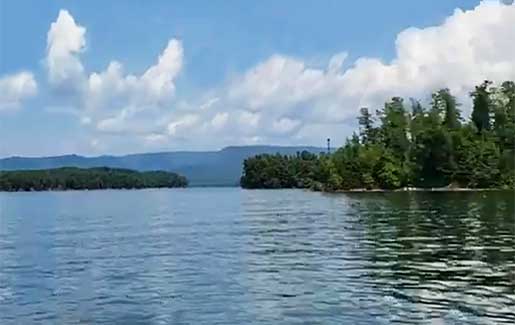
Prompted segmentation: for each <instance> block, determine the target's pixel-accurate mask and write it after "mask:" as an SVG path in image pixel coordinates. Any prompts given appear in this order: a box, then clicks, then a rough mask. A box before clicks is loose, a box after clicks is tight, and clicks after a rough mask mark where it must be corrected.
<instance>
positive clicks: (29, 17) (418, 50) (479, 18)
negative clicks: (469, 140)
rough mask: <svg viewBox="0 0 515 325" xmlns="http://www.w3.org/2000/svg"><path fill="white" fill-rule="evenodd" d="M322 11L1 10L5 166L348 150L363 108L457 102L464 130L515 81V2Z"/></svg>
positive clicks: (283, 7)
mask: <svg viewBox="0 0 515 325" xmlns="http://www.w3.org/2000/svg"><path fill="white" fill-rule="evenodd" d="M324 4H325V5H320V4H318V5H312V4H309V3H304V5H303V6H301V5H299V4H298V3H297V2H294V1H285V2H281V3H274V2H272V1H263V2H260V3H253V4H243V3H236V4H235V3H233V4H232V5H231V4H229V3H228V2H225V3H221V4H217V5H216V4H209V3H203V2H200V3H199V2H196V3H195V2H193V3H192V2H176V3H169V2H161V1H156V2H153V3H151V4H145V5H142V4H140V3H137V2H124V3H114V2H113V3H109V4H108V5H105V3H103V2H98V1H97V2H95V1H90V2H81V3H70V2H67V1H56V2H53V3H51V4H46V3H40V2H38V3H34V2H30V1H25V0H24V1H16V2H7V1H3V2H2V3H0V21H1V23H0V48H1V52H2V59H1V60H0V137H1V138H2V139H9V141H1V142H0V157H13V156H17V157H55V156H63V155H70V154H77V155H80V156H88V157H94V156H102V155H112V156H123V155H131V154H138V153H155V152H177V151H188V152H198V151H217V150H222V149H223V148H225V147H229V146H248V145H269V143H274V145H279V146H314V147H322V148H324V147H325V145H324V144H325V139H326V138H331V140H332V147H333V148H337V147H339V146H341V145H342V144H343V143H344V141H345V138H346V137H348V136H350V135H351V134H352V132H354V131H356V130H357V120H356V117H357V116H358V114H359V109H360V108H361V107H363V106H367V107H369V108H370V109H372V110H375V109H377V108H379V107H381V106H382V105H383V103H384V101H386V100H388V99H389V98H391V97H392V96H401V97H403V98H409V97H414V98H417V99H420V100H421V101H423V102H427V101H428V100H429V97H430V95H431V92H433V91H435V90H437V89H440V88H449V89H450V90H451V91H452V93H453V94H454V95H455V96H456V97H457V98H458V101H459V102H460V103H462V110H463V115H464V116H465V118H467V119H468V118H469V116H470V98H469V97H468V93H469V92H470V91H471V90H472V89H473V87H474V86H475V85H477V84H479V83H481V82H482V81H483V80H485V79H488V80H492V81H494V82H496V83H500V82H502V81H505V80H515V44H514V43H513V42H511V43H510V42H506V39H511V38H513V39H515V31H514V30H513V28H510V27H511V26H512V24H513V21H515V6H514V5H510V4H509V2H506V3H504V4H503V3H502V1H497V0H486V1H479V0H450V1H444V2H442V1H440V2H438V3H435V2H434V1H430V0H423V1H417V2H416V3H414V2H412V1H398V2H395V3H375V5H374V7H372V8H370V7H369V5H367V4H361V3H341V2H338V1H329V0H327V1H326V2H324ZM249 6H250V8H249ZM99 7H100V8H103V9H104V10H102V11H99V10H98V8H99ZM243 9H247V11H248V13H247V11H245V12H246V13H243V11H244V10H243ZM249 9H250V10H249ZM406 13H409V14H406ZM322 17H323V19H322ZM363 17H366V19H363ZM285 18H287V19H288V23H285ZM105 26H108V28H107V29H106V28H105ZM500 31H502V33H500ZM149 35H151V37H149ZM512 36H513V37H512ZM371 39H373V40H374V41H373V42H371V41H370V40H371ZM484 44H488V45H484ZM492 48H495V51H492V50H491V49H492ZM457 58H459V60H457Z"/></svg>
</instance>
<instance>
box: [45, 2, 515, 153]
mask: <svg viewBox="0 0 515 325" xmlns="http://www.w3.org/2000/svg"><path fill="white" fill-rule="evenodd" d="M514 22H515V7H514V6H511V7H508V6H503V5H500V4H499V3H498V2H496V1H485V2H482V3H481V4H480V5H478V6H477V7H476V8H474V9H473V10H468V11H463V10H459V9H458V10H456V11H455V12H454V13H453V14H452V15H451V16H450V17H448V18H447V19H446V20H445V21H444V22H442V24H440V25H438V26H434V27H428V28H422V29H420V28H408V29H406V30H404V31H402V32H401V33H399V35H398V37H397V39H396V41H395V47H396V52H395V56H394V59H393V60H391V61H389V62H384V61H383V60H381V59H380V58H374V57H362V58H358V59H357V60H355V61H354V62H348V55H347V53H346V52H341V53H336V54H334V55H333V56H332V57H331V58H330V59H329V60H328V62H327V63H326V65H325V67H320V66H312V65H310V64H309V63H307V62H309V61H306V60H304V59H302V58H299V57H292V56H285V55H280V54H275V55H272V56H270V57H269V58H268V59H266V60H264V61H263V62H260V63H258V64H256V65H255V66H254V67H251V68H249V69H248V70H247V71H244V72H243V73H241V74H240V75H237V76H236V77H234V78H232V79H231V80H229V81H228V82H227V83H225V84H222V85H220V86H219V87H217V88H215V89H211V90H209V91H206V92H205V93H203V94H201V95H200V96H199V95H198V94H197V96H196V97H195V98H193V99H192V100H191V101H188V98H184V96H182V98H181V96H178V97H179V100H178V101H175V100H174V98H175V94H176V87H175V82H176V79H177V78H178V76H179V74H180V72H181V69H182V66H183V64H184V62H183V61H184V59H183V56H184V53H183V48H182V44H181V42H180V41H178V40H175V39H171V40H170V41H169V42H168V44H167V46H166V47H165V49H164V50H163V52H162V53H161V55H160V56H159V58H158V59H157V62H156V63H155V64H154V65H152V66H150V67H149V68H148V69H147V70H146V71H145V72H143V73H142V74H141V75H132V74H128V73H126V72H125V71H124V68H123V65H122V64H121V63H119V62H117V61H111V62H110V63H109V65H108V67H107V69H105V70H104V71H100V72H96V73H90V74H89V75H88V74H86V73H85V72H84V70H85V69H84V67H83V65H82V63H81V61H80V59H79V55H80V53H81V52H82V51H83V50H84V48H85V46H86V44H85V41H84V34H85V31H86V30H85V28H83V27H81V26H78V25H77V24H76V23H75V21H74V20H73V17H71V16H70V15H69V13H68V12H66V11H61V13H60V14H59V17H58V19H57V21H56V22H55V23H54V24H52V28H51V30H50V32H49V51H48V58H47V61H48V65H49V78H50V80H51V81H52V80H54V79H57V80H61V79H62V80H72V81H73V82H75V83H77V84H79V87H76V88H77V89H81V92H82V93H81V95H80V96H78V97H79V99H78V101H79V105H80V106H81V109H82V112H83V113H82V114H81V116H80V117H81V118H82V120H83V121H85V122H87V123H84V124H85V125H86V127H96V131H97V132H106V133H123V134H126V135H127V136H129V135H134V136H136V137H138V139H140V140H143V142H144V143H153V144H160V145H163V146H165V145H167V144H170V143H174V141H175V140H178V139H181V141H187V142H188V144H190V143H191V144H194V143H196V144H198V143H204V144H206V145H212V146H214V145H220V144H221V145H223V144H242V143H263V142H274V143H288V142H289V143H301V142H302V143H305V144H317V143H324V141H325V138H327V137H331V138H333V139H338V140H339V141H340V143H335V145H337V144H341V142H342V141H343V140H344V138H345V136H347V135H349V134H350V133H351V132H352V131H353V127H354V126H351V125H350V124H352V123H354V121H355V119H354V118H355V116H356V115H357V113H358V109H359V108H360V107H361V106H370V107H371V108H372V109H375V108H378V107H379V106H382V104H383V103H384V101H385V100H386V99H388V98H389V97H391V96H414V97H419V98H422V97H425V96H428V95H429V94H430V93H431V92H432V91H434V90H436V89H438V88H441V87H448V88H450V89H451V91H453V92H454V93H455V94H456V95H458V97H459V98H460V99H461V100H462V101H466V100H468V92H469V91H470V90H472V88H473V86H475V85H476V84H478V83H480V82H482V81H483V80H484V79H490V80H493V81H496V82H501V81H504V80H515V42H514V41H513V40H515V28H514ZM66 31H68V32H66ZM67 33H69V35H68V34H67ZM50 35H52V37H51V36H50ZM54 43H55V44H54ZM51 49H52V50H51ZM50 62H53V65H51V64H50ZM344 63H345V64H344ZM51 66H52V68H51ZM52 75H53V77H52ZM77 75H79V77H77ZM349 121H353V122H352V123H349ZM184 139H186V140H184ZM338 140H337V141H338ZM222 141H223V143H222Z"/></svg>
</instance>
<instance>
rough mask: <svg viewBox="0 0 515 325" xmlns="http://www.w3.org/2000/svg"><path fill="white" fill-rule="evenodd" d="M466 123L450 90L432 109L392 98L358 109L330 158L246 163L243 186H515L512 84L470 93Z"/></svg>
mask: <svg viewBox="0 0 515 325" xmlns="http://www.w3.org/2000/svg"><path fill="white" fill-rule="evenodd" d="M471 97H472V100H473V107H472V115H471V119H470V120H469V121H468V122H467V121H464V119H463V118H462V117H461V111H460V109H459V106H460V104H459V103H458V102H457V100H456V98H455V97H454V96H453V95H452V94H451V92H450V90H449V89H442V90H439V91H437V92H435V93H433V95H432V97H431V98H432V101H431V105H430V107H429V108H425V107H424V106H423V105H422V104H421V103H420V102H419V101H417V100H413V99H412V100H411V105H409V107H407V105H406V104H405V103H404V101H403V99H402V98H400V97H394V98H392V100H390V101H388V102H387V103H386V104H385V105H384V108H382V109H381V110H378V111H377V112H376V115H375V116H373V114H371V113H370V111H369V109H368V108H361V109H360V115H359V117H358V123H359V135H357V134H354V135H353V136H352V137H351V138H349V139H347V141H346V143H345V145H344V146H343V147H341V148H339V149H338V150H336V152H334V153H333V154H331V155H326V154H321V155H313V154H308V153H298V154H297V155H296V156H282V155H260V156H256V157H253V158H249V159H247V160H245V162H244V168H243V169H244V171H243V176H242V178H241V185H242V187H244V188H313V189H317V190H326V191H336V190H345V189H357V188H363V189H397V188H402V187H412V186H414V187H424V188H427V187H444V186H461V187H471V188H514V186H515V83H514V82H511V81H508V82H505V83H503V84H502V85H501V86H500V87H496V86H495V85H493V83H491V82H490V81H485V82H483V83H482V84H481V85H479V86H477V87H476V89H475V91H474V92H472V93H471Z"/></svg>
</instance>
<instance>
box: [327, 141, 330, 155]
mask: <svg viewBox="0 0 515 325" xmlns="http://www.w3.org/2000/svg"><path fill="white" fill-rule="evenodd" d="M327 154H328V155H330V154H331V139H330V138H327Z"/></svg>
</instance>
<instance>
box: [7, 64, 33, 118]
mask: <svg viewBox="0 0 515 325" xmlns="http://www.w3.org/2000/svg"><path fill="white" fill-rule="evenodd" d="M37 91H38V86H37V83H36V80H35V79H34V75H33V74H32V73H30V72H19V73H16V74H11V75H6V76H2V77H0V110H3V109H16V108H19V107H20V106H21V105H22V101H23V100H24V99H26V98H29V97H32V96H34V95H36V93H37Z"/></svg>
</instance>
